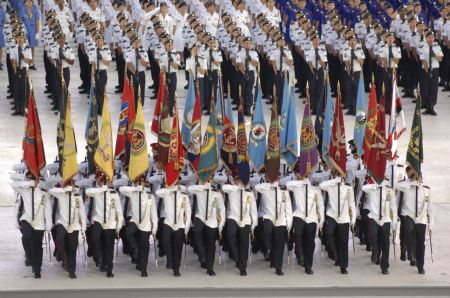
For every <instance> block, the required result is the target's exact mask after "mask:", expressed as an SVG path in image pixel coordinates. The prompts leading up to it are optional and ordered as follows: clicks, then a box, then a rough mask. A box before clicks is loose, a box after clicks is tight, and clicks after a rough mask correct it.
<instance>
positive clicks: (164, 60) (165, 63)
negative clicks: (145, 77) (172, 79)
mask: <svg viewBox="0 0 450 298" xmlns="http://www.w3.org/2000/svg"><path fill="white" fill-rule="evenodd" d="M170 55H171V58H172V62H171V63H170V73H176V72H177V70H178V67H180V64H181V61H180V55H179V54H178V53H177V52H175V51H174V52H172V53H170ZM159 63H160V65H161V68H162V69H164V71H166V72H167V71H168V70H169V54H168V53H167V52H166V53H165V54H163V55H162V56H161V57H160V58H159ZM173 63H175V64H176V65H177V67H176V68H175V67H174V66H173Z"/></svg>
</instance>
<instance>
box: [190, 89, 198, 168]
mask: <svg viewBox="0 0 450 298" xmlns="http://www.w3.org/2000/svg"><path fill="white" fill-rule="evenodd" d="M191 123H192V126H191V133H190V138H189V146H188V148H187V158H188V160H189V163H190V164H191V167H192V168H193V169H194V171H197V170H198V163H199V161H200V150H201V142H202V126H201V123H202V116H201V109H200V95H199V93H198V88H196V90H195V104H194V112H193V113H192V122H191Z"/></svg>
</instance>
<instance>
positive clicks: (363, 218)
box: [361, 209, 370, 247]
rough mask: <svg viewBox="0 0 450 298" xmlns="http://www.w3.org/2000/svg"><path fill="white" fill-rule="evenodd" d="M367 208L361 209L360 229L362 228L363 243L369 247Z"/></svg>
mask: <svg viewBox="0 0 450 298" xmlns="http://www.w3.org/2000/svg"><path fill="white" fill-rule="evenodd" d="M369 212H370V211H369V210H367V209H361V230H362V238H363V239H362V241H361V242H363V243H364V244H365V245H367V246H369V247H370V239H369V216H368V215H369Z"/></svg>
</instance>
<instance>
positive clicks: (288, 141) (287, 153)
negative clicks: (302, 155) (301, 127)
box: [280, 86, 298, 169]
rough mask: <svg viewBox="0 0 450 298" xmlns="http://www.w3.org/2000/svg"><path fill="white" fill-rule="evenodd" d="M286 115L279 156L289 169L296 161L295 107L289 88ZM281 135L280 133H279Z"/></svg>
mask: <svg viewBox="0 0 450 298" xmlns="http://www.w3.org/2000/svg"><path fill="white" fill-rule="evenodd" d="M290 89H291V90H290V93H289V97H290V99H289V100H288V102H289V105H288V114H287V119H286V124H285V130H284V135H283V138H282V140H283V143H282V144H281V154H282V155H283V157H284V159H285V160H286V162H287V164H288V165H289V167H290V168H291V169H293V168H294V166H295V164H296V163H297V161H298V134H297V115H296V114H297V106H296V103H295V91H294V87H293V86H292V87H291V88H290ZM280 134H281V131H280Z"/></svg>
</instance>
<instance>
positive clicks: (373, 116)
mask: <svg viewBox="0 0 450 298" xmlns="http://www.w3.org/2000/svg"><path fill="white" fill-rule="evenodd" d="M377 115H378V108H377V91H376V88H375V83H374V82H373V81H372V84H371V86H370V97H369V106H368V108H367V122H366V129H365V132H364V142H363V151H364V164H365V165H367V163H368V162H369V158H370V148H371V146H372V143H373V142H374V137H375V127H376V125H377Z"/></svg>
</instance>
